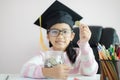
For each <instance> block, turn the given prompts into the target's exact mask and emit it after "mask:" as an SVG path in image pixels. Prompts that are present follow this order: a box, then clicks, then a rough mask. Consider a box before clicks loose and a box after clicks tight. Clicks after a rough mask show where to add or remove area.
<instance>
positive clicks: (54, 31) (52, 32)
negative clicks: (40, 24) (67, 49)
mask: <svg viewBox="0 0 120 80" xmlns="http://www.w3.org/2000/svg"><path fill="white" fill-rule="evenodd" d="M48 32H49V34H50V35H51V36H53V37H57V36H58V35H60V32H62V35H63V36H64V37H66V36H70V34H71V33H72V32H73V31H72V30H67V29H65V30H59V29H49V30H48Z"/></svg>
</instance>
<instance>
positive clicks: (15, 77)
mask: <svg viewBox="0 0 120 80" xmlns="http://www.w3.org/2000/svg"><path fill="white" fill-rule="evenodd" d="M8 76H9V77H8ZM7 77H8V78H7ZM74 78H77V79H79V80H100V75H99V74H96V75H93V76H81V75H79V74H74V75H70V76H69V77H68V79H67V80H74ZM0 80H56V79H31V78H23V77H21V76H20V75H19V74H0Z"/></svg>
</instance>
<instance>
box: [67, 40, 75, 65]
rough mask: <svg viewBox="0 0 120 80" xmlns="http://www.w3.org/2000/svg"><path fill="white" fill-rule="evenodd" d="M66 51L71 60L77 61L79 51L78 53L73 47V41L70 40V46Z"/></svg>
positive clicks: (72, 61)
mask: <svg viewBox="0 0 120 80" xmlns="http://www.w3.org/2000/svg"><path fill="white" fill-rule="evenodd" d="M66 53H67V56H68V58H69V60H70V62H71V63H75V61H76V57H77V53H76V51H75V49H74V48H73V44H72V41H70V43H69V45H68V47H67V48H66Z"/></svg>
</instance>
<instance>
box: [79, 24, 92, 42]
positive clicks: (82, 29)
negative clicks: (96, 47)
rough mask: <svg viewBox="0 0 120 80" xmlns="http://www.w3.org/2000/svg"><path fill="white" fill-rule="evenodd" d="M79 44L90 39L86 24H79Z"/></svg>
mask: <svg viewBox="0 0 120 80" xmlns="http://www.w3.org/2000/svg"><path fill="white" fill-rule="evenodd" d="M79 35H80V42H81V43H85V42H88V41H89V40H90V38H91V31H90V29H89V27H88V26H87V25H86V24H82V23H81V24H80V34H79Z"/></svg>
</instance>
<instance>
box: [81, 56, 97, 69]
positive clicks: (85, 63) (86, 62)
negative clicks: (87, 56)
mask: <svg viewBox="0 0 120 80" xmlns="http://www.w3.org/2000/svg"><path fill="white" fill-rule="evenodd" d="M94 62H95V61H94V58H92V59H91V60H88V61H85V62H83V64H84V67H89V66H91V65H93V64H94Z"/></svg>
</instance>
